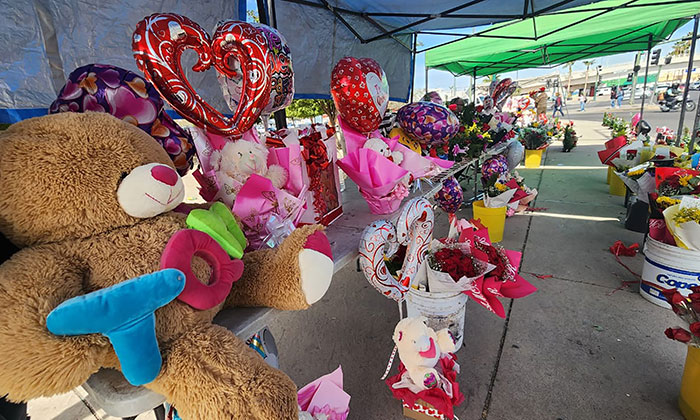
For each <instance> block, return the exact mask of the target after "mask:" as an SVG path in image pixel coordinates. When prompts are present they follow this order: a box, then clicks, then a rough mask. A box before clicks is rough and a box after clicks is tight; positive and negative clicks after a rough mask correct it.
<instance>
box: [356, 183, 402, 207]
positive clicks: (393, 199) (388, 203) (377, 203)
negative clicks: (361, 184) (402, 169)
mask: <svg viewBox="0 0 700 420" xmlns="http://www.w3.org/2000/svg"><path fill="white" fill-rule="evenodd" d="M360 194H362V198H364V199H365V201H366V202H367V205H369V210H370V211H371V212H372V214H391V213H393V212H395V211H396V210H398V209H399V207H401V201H402V200H403V199H404V198H406V197H408V187H406V186H405V185H404V184H401V183H399V184H397V185H396V187H395V188H394V189H393V190H392V192H391V193H390V194H388V195H386V196H384V197H376V196H373V195H370V194H367V193H366V192H364V191H362V190H360Z"/></svg>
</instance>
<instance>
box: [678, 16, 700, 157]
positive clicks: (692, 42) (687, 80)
mask: <svg viewBox="0 0 700 420" xmlns="http://www.w3.org/2000/svg"><path fill="white" fill-rule="evenodd" d="M694 20H695V22H694V25H693V37H692V38H691V40H690V57H688V69H687V72H688V74H687V76H686V77H685V89H683V102H681V116H680V118H679V121H678V131H676V146H679V145H680V144H681V138H682V137H683V119H684V118H685V102H686V101H687V100H688V92H689V91H690V80H691V75H692V73H693V58H694V57H695V41H696V39H697V37H698V25H700V13H698V14H697V15H695V19H694ZM693 134H694V133H691V139H692V138H693Z"/></svg>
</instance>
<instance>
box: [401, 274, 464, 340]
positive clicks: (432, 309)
mask: <svg viewBox="0 0 700 420" xmlns="http://www.w3.org/2000/svg"><path fill="white" fill-rule="evenodd" d="M467 299H468V297H467V295H465V294H464V293H454V292H436V293H430V292H423V291H420V290H418V289H414V288H410V289H409V290H408V293H407V294H406V309H407V311H408V316H409V317H414V316H424V317H426V318H428V326H429V327H430V328H432V329H434V330H435V331H438V330H441V329H443V328H448V329H449V330H450V332H451V333H452V336H453V337H454V339H455V345H456V346H457V350H459V349H460V348H461V347H462V343H463V342H464V320H465V318H466V315H467V311H466V307H467ZM455 351H456V350H455Z"/></svg>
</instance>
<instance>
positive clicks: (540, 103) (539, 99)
mask: <svg viewBox="0 0 700 420" xmlns="http://www.w3.org/2000/svg"><path fill="white" fill-rule="evenodd" d="M547 99H549V97H547V93H546V92H545V91H544V86H542V87H541V88H540V93H538V94H537V96H536V97H535V108H536V109H537V117H539V116H540V115H546V114H547Z"/></svg>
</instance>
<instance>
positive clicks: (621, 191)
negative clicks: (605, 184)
mask: <svg viewBox="0 0 700 420" xmlns="http://www.w3.org/2000/svg"><path fill="white" fill-rule="evenodd" d="M626 192H627V187H626V186H625V183H624V182H622V179H621V178H620V177H619V176H617V175H616V174H614V173H613V174H612V176H610V195H619V196H621V197H624V196H625V193H626Z"/></svg>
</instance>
